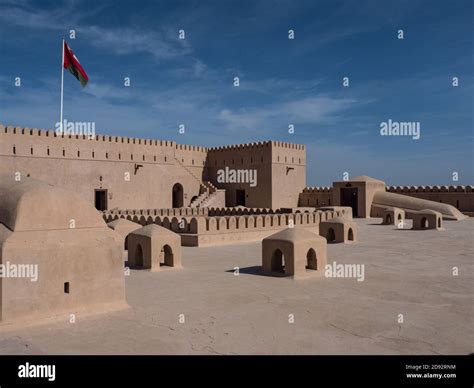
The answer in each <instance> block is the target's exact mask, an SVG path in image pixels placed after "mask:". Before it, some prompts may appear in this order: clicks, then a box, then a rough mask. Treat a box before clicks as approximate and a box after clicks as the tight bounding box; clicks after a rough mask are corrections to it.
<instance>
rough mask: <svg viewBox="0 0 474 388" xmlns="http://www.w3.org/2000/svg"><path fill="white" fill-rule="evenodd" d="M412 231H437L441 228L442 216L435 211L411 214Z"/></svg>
mask: <svg viewBox="0 0 474 388" xmlns="http://www.w3.org/2000/svg"><path fill="white" fill-rule="evenodd" d="M412 218H413V227H412V229H414V230H424V229H437V230H440V229H441V228H442V227H443V215H442V214H441V213H440V212H437V211H435V210H430V209H426V210H421V211H419V212H413V213H412Z"/></svg>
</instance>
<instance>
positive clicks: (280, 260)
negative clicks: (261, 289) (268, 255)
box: [271, 249, 285, 273]
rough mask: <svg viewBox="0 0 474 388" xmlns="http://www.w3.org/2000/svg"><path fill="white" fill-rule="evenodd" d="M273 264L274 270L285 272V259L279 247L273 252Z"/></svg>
mask: <svg viewBox="0 0 474 388" xmlns="http://www.w3.org/2000/svg"><path fill="white" fill-rule="evenodd" d="M271 265H272V272H280V273H285V259H284V257H283V252H282V251H281V250H279V249H277V250H276V251H275V252H273V256H272V263H271Z"/></svg>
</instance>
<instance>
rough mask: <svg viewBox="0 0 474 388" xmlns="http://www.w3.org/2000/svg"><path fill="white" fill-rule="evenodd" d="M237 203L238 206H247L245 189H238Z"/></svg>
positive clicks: (236, 192)
mask: <svg viewBox="0 0 474 388" xmlns="http://www.w3.org/2000/svg"><path fill="white" fill-rule="evenodd" d="M235 205H236V206H245V190H236V191H235Z"/></svg>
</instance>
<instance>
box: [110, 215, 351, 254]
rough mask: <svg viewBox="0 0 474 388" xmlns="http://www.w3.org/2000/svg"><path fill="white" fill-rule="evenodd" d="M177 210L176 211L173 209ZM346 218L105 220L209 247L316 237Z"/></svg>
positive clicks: (139, 217) (155, 217) (141, 217)
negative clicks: (322, 226)
mask: <svg viewBox="0 0 474 388" xmlns="http://www.w3.org/2000/svg"><path fill="white" fill-rule="evenodd" d="M173 210H177V209H173ZM345 215H346V211H345V210H340V211H330V210H328V211H315V212H312V213H298V214H254V215H240V216H239V215H237V216H232V215H231V216H205V215H204V216H187V215H181V216H178V217H177V216H172V217H171V216H160V215H153V214H125V213H122V214H118V213H117V214H114V215H110V217H109V218H107V221H108V222H110V221H112V220H114V219H118V218H125V219H128V220H130V221H132V222H136V223H139V224H141V225H148V224H152V223H155V224H157V225H160V226H163V227H165V228H167V229H170V230H172V231H173V232H176V233H179V234H181V244H182V245H183V246H210V245H222V244H230V243H235V242H244V241H255V240H261V239H262V238H265V237H267V236H269V235H271V234H273V233H275V232H277V231H279V230H282V229H284V228H287V227H289V225H290V224H293V226H296V227H304V228H309V229H310V230H314V231H315V232H316V233H317V232H318V229H319V223H320V222H321V221H326V220H328V219H331V218H334V217H342V216H345Z"/></svg>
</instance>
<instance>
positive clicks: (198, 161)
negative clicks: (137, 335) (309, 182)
mask: <svg viewBox="0 0 474 388" xmlns="http://www.w3.org/2000/svg"><path fill="white" fill-rule="evenodd" d="M225 169H228V170H229V169H230V170H235V171H237V172H238V171H248V170H252V171H255V172H256V177H257V184H255V185H249V183H248V182H242V181H231V180H229V181H226V182H222V181H219V179H218V175H219V171H220V170H225ZM472 190H473V187H472V186H455V185H449V186H411V187H393V186H387V185H386V184H385V182H383V181H380V180H377V179H374V178H371V177H367V176H358V177H350V178H349V179H348V180H347V181H335V182H334V183H333V185H332V187H306V149H305V146H304V145H300V144H291V143H285V142H279V141H265V142H256V143H250V144H241V145H229V146H224V147H215V148H205V147H201V146H190V145H181V144H177V143H176V142H174V141H160V140H150V139H137V138H128V137H118V136H95V137H94V138H93V139H90V138H88V137H86V136H85V135H84V136H82V135H81V136H79V135H57V134H56V132H55V131H48V130H40V129H35V128H33V129H30V128H21V127H13V126H3V125H0V262H1V263H7V262H8V263H10V264H15V263H16V264H18V265H21V264H22V263H30V264H37V265H38V267H39V271H40V276H39V279H38V281H37V282H31V281H30V280H29V279H13V278H7V277H3V278H0V283H1V284H0V285H1V287H0V289H1V293H0V302H1V310H0V320H1V322H15V321H17V320H24V319H32V317H45V316H51V315H54V314H62V313H66V312H70V311H72V310H73V311H83V310H84V311H96V310H97V311H101V312H103V311H106V310H108V309H111V310H112V309H117V308H123V307H125V306H126V303H125V285H124V275H123V271H124V257H126V259H125V261H126V265H128V266H129V267H130V268H131V270H139V269H149V270H152V271H154V272H155V271H156V272H160V271H162V270H165V269H166V267H169V268H173V269H176V270H179V269H180V268H181V257H180V256H181V246H214V245H222V244H235V243H239V242H246V241H262V244H263V248H262V262H261V263H262V267H263V268H264V270H265V272H268V273H270V274H272V273H273V274H275V275H278V276H291V277H295V278H298V277H305V276H310V274H311V273H312V272H314V273H321V270H322V268H323V267H324V264H325V263H326V261H327V249H326V244H330V243H348V244H357V241H358V240H361V239H364V238H367V236H361V235H360V234H358V233H357V224H356V223H354V222H353V218H368V217H379V218H381V219H382V224H384V225H397V224H399V223H400V222H402V223H403V222H404V220H412V221H413V229H435V230H443V228H446V227H447V228H449V223H443V222H444V221H461V220H463V219H465V218H467V216H469V215H473V214H474V194H473V191H472ZM401 238H403V236H401ZM124 255H125V256H124ZM58 262H60V263H61V265H59V266H58V265H57V263H58ZM314 281H317V279H316V278H315V279H314Z"/></svg>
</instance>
